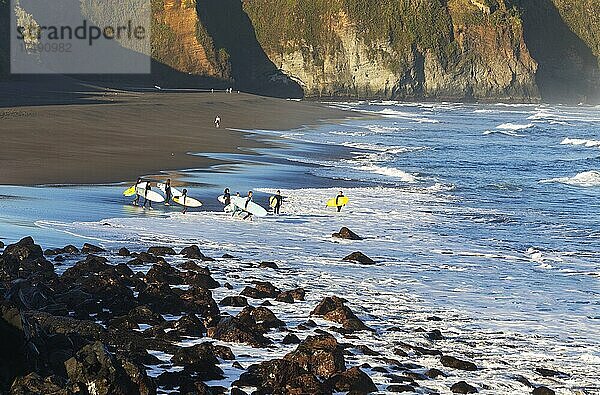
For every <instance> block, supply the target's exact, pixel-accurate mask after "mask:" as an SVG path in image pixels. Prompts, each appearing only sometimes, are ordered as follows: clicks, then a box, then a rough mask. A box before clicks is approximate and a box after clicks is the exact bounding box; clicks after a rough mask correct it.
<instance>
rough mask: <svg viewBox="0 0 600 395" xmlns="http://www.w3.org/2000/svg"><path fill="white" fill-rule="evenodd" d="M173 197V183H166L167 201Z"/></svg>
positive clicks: (167, 202)
mask: <svg viewBox="0 0 600 395" xmlns="http://www.w3.org/2000/svg"><path fill="white" fill-rule="evenodd" d="M171 199H173V193H172V192H171V184H168V185H165V203H166V204H169V203H170V202H171Z"/></svg>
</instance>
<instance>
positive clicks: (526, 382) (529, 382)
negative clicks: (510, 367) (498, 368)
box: [515, 374, 533, 388]
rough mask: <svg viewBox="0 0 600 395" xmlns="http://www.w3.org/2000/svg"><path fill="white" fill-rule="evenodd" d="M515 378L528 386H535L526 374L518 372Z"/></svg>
mask: <svg viewBox="0 0 600 395" xmlns="http://www.w3.org/2000/svg"><path fill="white" fill-rule="evenodd" d="M515 380H516V381H518V382H519V383H521V384H523V385H524V386H526V387H530V388H533V385H532V384H531V381H529V380H528V379H527V377H525V376H521V375H520V374H517V375H515Z"/></svg>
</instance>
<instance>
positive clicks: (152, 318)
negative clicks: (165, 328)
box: [127, 306, 165, 325]
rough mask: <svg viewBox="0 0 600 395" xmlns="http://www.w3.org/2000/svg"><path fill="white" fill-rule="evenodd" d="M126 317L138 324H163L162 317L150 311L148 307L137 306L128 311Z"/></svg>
mask: <svg viewBox="0 0 600 395" xmlns="http://www.w3.org/2000/svg"><path fill="white" fill-rule="evenodd" d="M127 315H128V317H130V318H131V319H132V320H133V321H134V322H137V323H138V324H147V325H158V324H161V323H163V322H165V319H164V318H163V316H162V315H160V314H157V313H155V312H154V311H152V310H150V308H149V307H148V306H138V307H136V308H134V309H132V310H131V311H129V314H127Z"/></svg>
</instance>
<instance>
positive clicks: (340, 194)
mask: <svg viewBox="0 0 600 395" xmlns="http://www.w3.org/2000/svg"><path fill="white" fill-rule="evenodd" d="M343 197H344V193H343V192H342V191H340V193H338V195H337V196H336V197H335V205H336V207H337V211H338V213H339V212H340V211H342V207H344V205H343V204H340V203H338V201H339V200H340V198H343Z"/></svg>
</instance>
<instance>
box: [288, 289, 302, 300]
mask: <svg viewBox="0 0 600 395" xmlns="http://www.w3.org/2000/svg"><path fill="white" fill-rule="evenodd" d="M288 292H289V293H290V295H292V298H294V300H304V297H305V296H306V291H305V290H304V288H296V289H293V290H291V291H288Z"/></svg>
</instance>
